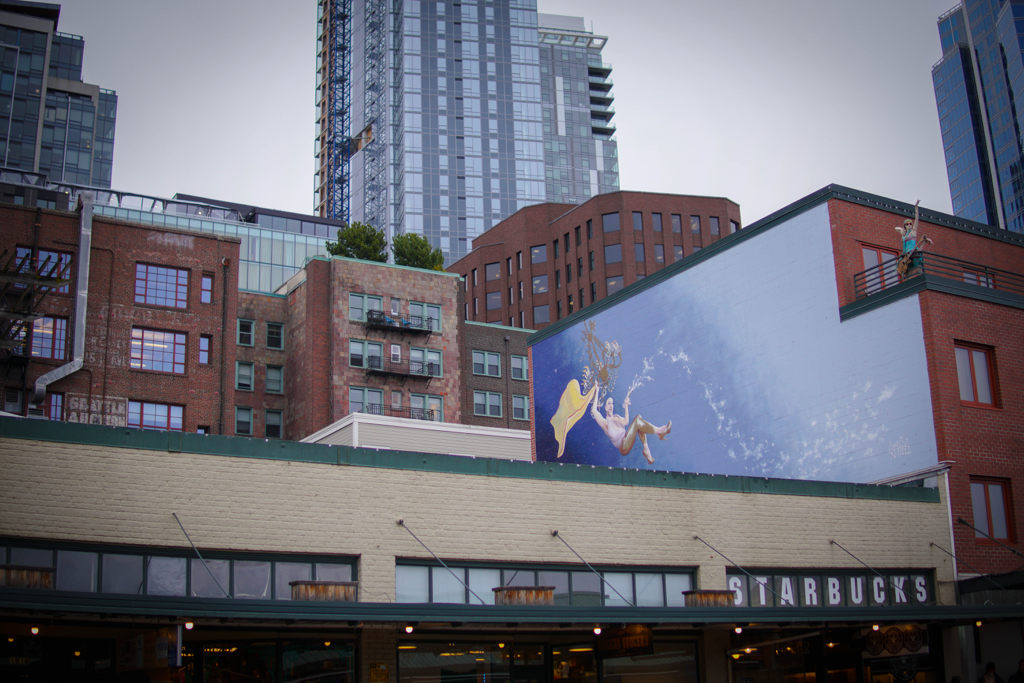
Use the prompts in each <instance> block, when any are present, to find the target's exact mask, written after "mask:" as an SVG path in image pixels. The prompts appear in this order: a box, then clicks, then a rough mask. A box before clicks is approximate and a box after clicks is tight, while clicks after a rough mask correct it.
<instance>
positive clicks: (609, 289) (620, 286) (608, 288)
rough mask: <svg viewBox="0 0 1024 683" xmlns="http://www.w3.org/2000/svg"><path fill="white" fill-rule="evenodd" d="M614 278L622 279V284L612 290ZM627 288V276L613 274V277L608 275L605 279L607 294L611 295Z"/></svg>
mask: <svg viewBox="0 0 1024 683" xmlns="http://www.w3.org/2000/svg"><path fill="white" fill-rule="evenodd" d="M613 280H621V281H622V284H620V285H619V287H618V289H616V290H614V291H611V284H612V281H613ZM625 288H626V278H625V276H622V275H612V276H611V277H606V278H605V279H604V295H605V296H611V295H612V294H617V293H618V292H621V291H622V290H623V289H625Z"/></svg>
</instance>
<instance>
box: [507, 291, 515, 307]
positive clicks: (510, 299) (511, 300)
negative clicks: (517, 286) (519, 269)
mask: <svg viewBox="0 0 1024 683" xmlns="http://www.w3.org/2000/svg"><path fill="white" fill-rule="evenodd" d="M515 302H516V297H515V290H514V289H512V288H511V287H509V288H508V305H509V306H511V305H512V304H514V303H515Z"/></svg>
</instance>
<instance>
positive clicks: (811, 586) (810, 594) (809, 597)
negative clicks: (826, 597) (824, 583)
mask: <svg viewBox="0 0 1024 683" xmlns="http://www.w3.org/2000/svg"><path fill="white" fill-rule="evenodd" d="M804 606H805V607H817V606H818V582H817V581H815V580H814V579H812V578H810V577H808V578H805V579H804Z"/></svg>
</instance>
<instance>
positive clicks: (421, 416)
mask: <svg viewBox="0 0 1024 683" xmlns="http://www.w3.org/2000/svg"><path fill="white" fill-rule="evenodd" d="M409 408H410V413H411V415H412V418H413V419H414V420H431V421H433V422H444V399H443V398H441V397H440V396H431V395H430V394H410V395H409Z"/></svg>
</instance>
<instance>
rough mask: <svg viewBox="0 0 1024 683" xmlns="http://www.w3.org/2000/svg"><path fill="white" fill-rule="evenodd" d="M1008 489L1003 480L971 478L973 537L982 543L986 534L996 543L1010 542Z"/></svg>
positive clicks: (1011, 538) (1006, 482)
mask: <svg viewBox="0 0 1024 683" xmlns="http://www.w3.org/2000/svg"><path fill="white" fill-rule="evenodd" d="M1009 493H1010V487H1009V481H1007V480H1005V479H980V478H979V479H975V478H974V477H971V508H972V509H973V511H974V527H975V529H977V531H975V532H974V537H975V538H977V539H979V540H981V541H982V542H985V541H988V540H989V539H988V538H987V537H986V536H985V534H988V535H989V536H991V537H992V538H994V539H996V540H997V541H1004V542H1008V541H1012V540H1013V533H1012V531H1013V530H1012V529H1011V527H1010V515H1009V510H1011V509H1012V507H1011V506H1010V497H1009Z"/></svg>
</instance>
